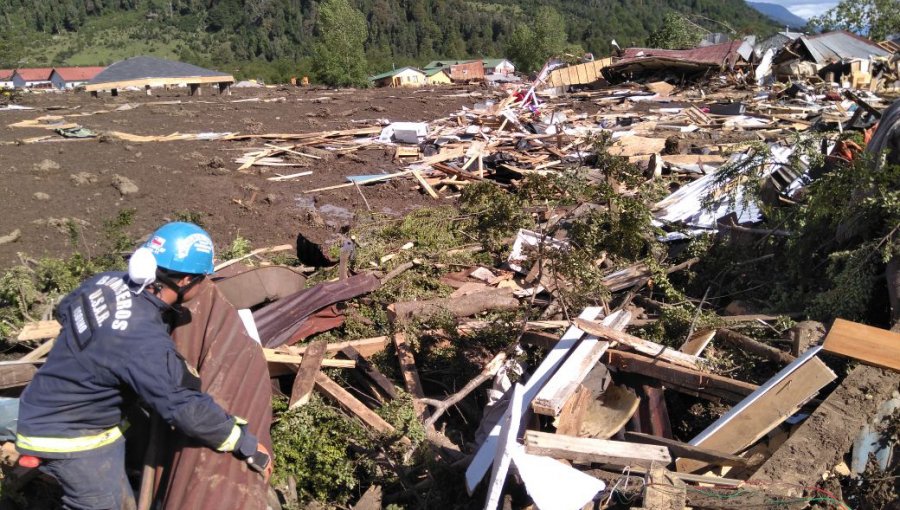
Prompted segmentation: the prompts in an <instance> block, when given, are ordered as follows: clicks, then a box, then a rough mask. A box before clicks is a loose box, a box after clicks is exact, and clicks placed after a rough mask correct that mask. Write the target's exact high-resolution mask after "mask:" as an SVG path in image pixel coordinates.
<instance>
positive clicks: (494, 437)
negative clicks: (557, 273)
mask: <svg viewBox="0 0 900 510" xmlns="http://www.w3.org/2000/svg"><path fill="white" fill-rule="evenodd" d="M601 311H602V308H600V307H596V306H592V307H588V308H585V309H584V311H582V312H581V315H579V317H581V318H582V319H594V318H596V317H597V316H598V315H600V312H601ZM583 335H584V331H581V330H580V329H578V328H577V327H575V326H571V327H569V329H568V330H566V332H565V333H564V334H563V336H562V338H560V340H559V342H557V343H556V345H555V346H554V347H553V348H552V349H550V352H548V353H547V355H546V356H544V360H543V361H542V362H541V364H540V365H539V366H538V367H537V369H535V371H534V373H533V374H531V377H530V378H528V381H527V382H526V383H525V387H524V394H523V396H522V400H523V402H524V406H522V409H520V410H519V411H521V412H520V413H519V414H518V416H516V417H515V418H517V419H522V415H523V414H524V410H525V409H527V408H529V407H530V404H531V401H532V400H534V397H535V396H536V395H537V393H538V391H540V389H541V388H542V387H543V386H544V384H545V383H546V382H547V381H548V380H549V379H550V377H551V376H552V375H553V373H554V371H555V370H556V369H557V368H558V367H559V366H560V365H561V364H562V362H563V361H564V360H565V358H566V355H568V354H569V351H570V350H571V349H572V348H573V347H574V346H575V344H576V343H577V342H578V340H580V339H581V337H582V336H583ZM500 432H501V426H500V424H499V423H498V424H496V425H494V426H493V427H492V428H491V430H490V432H489V433H488V436H487V437H486V438H485V439H484V441H483V442H482V443H481V446H479V447H478V451H477V452H475V456H474V457H473V458H472V462H471V463H470V464H469V467H468V468H467V469H466V490H467V491H468V492H469V495H471V494H472V493H473V492H474V491H475V487H476V486H478V484H479V483H480V482H481V480H482V479H483V478H484V475H485V474H487V472H488V469H490V468H491V464H492V463H493V458H494V453H496V451H497V443H498V441H499V439H500Z"/></svg>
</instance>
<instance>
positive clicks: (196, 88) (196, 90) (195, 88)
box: [191, 83, 203, 96]
mask: <svg viewBox="0 0 900 510" xmlns="http://www.w3.org/2000/svg"><path fill="white" fill-rule="evenodd" d="M201 95H203V91H202V90H201V89H200V85H199V84H197V83H191V96H201Z"/></svg>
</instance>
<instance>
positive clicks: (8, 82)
mask: <svg viewBox="0 0 900 510" xmlns="http://www.w3.org/2000/svg"><path fill="white" fill-rule="evenodd" d="M13 73H15V70H13V69H0V89H11V88H13V80H12V76H13Z"/></svg>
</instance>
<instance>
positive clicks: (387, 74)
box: [369, 66, 422, 81]
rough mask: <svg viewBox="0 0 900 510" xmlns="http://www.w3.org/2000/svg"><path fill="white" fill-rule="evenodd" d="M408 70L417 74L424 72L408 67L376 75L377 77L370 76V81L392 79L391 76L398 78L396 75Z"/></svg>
mask: <svg viewBox="0 0 900 510" xmlns="http://www.w3.org/2000/svg"><path fill="white" fill-rule="evenodd" d="M407 70H409V71H415V72H417V73H421V72H422V71H419V70H418V69H416V68H415V67H409V66H407V67H401V68H400V69H392V70H390V71H387V72H384V73H381V74H376V75H375V76H369V80H370V81H378V80H382V79H384V78H390V77H391V76H396V75H398V74H400V73H402V72H403V71H407Z"/></svg>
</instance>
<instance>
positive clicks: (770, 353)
mask: <svg viewBox="0 0 900 510" xmlns="http://www.w3.org/2000/svg"><path fill="white" fill-rule="evenodd" d="M716 338H721V339H722V340H725V341H726V342H728V343H730V344H732V345H734V346H736V347H738V348H740V349H743V350H745V351H747V352H749V353H752V354H755V355H757V356H760V357H762V358H765V359H767V360H769V361H773V362H775V363H780V364H782V365H787V364H789V363H791V362H792V361H794V360H796V359H797V358H795V357H794V356H791V355H790V354H788V353H786V352H784V351H781V350H779V349H776V348H775V347H772V346H770V345H766V344H764V343H762V342H760V341H758V340H754V339H753V338H750V337H749V336H747V335H743V334H741V333H738V332H737V331H732V330H730V329H720V330H718V331H716Z"/></svg>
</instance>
